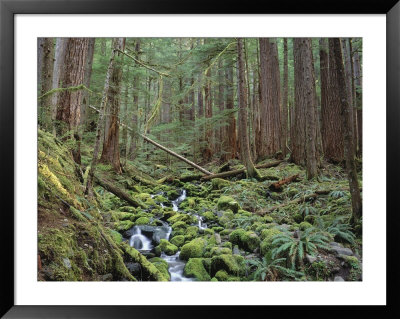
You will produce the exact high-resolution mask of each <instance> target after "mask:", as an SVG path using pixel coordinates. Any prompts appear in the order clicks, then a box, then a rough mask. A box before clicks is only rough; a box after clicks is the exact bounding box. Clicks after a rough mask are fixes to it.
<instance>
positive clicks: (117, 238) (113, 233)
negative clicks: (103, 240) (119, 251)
mask: <svg viewBox="0 0 400 319" xmlns="http://www.w3.org/2000/svg"><path fill="white" fill-rule="evenodd" d="M109 232H110V235H111V238H112V239H113V240H114V242H115V243H117V244H120V243H122V235H121V234H120V233H119V232H117V231H115V230H112V229H110V230H109Z"/></svg>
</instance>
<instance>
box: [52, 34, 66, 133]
mask: <svg viewBox="0 0 400 319" xmlns="http://www.w3.org/2000/svg"><path fill="white" fill-rule="evenodd" d="M67 43H68V38H57V40H56V50H55V56H54V66H53V81H52V87H51V88H52V89H57V88H59V87H60V85H61V83H60V80H61V75H62V70H63V67H64V60H65V51H66V46H67ZM58 101H59V93H58V92H56V93H54V94H52V95H51V119H52V122H53V135H54V136H56V134H57V122H56V120H57V110H58Z"/></svg>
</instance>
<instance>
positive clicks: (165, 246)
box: [155, 239, 178, 256]
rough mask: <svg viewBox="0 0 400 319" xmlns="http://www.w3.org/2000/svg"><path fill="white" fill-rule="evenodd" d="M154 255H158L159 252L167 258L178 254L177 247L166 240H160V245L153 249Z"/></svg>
mask: <svg viewBox="0 0 400 319" xmlns="http://www.w3.org/2000/svg"><path fill="white" fill-rule="evenodd" d="M155 251H156V254H157V255H160V254H161V252H164V253H166V254H167V255H168V256H172V255H175V254H176V253H177V252H178V247H177V246H175V245H174V244H171V243H170V242H169V241H168V240H166V239H161V240H160V244H159V245H158V246H157V247H156V249H155Z"/></svg>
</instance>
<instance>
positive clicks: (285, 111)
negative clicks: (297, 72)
mask: <svg viewBox="0 0 400 319" xmlns="http://www.w3.org/2000/svg"><path fill="white" fill-rule="evenodd" d="M288 94H289V71H288V47H287V38H284V39H283V97H282V121H281V124H282V154H283V156H284V157H285V156H286V151H287V149H286V145H287V140H288V138H287V135H288Z"/></svg>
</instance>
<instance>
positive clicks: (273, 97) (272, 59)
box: [257, 38, 282, 160]
mask: <svg viewBox="0 0 400 319" xmlns="http://www.w3.org/2000/svg"><path fill="white" fill-rule="evenodd" d="M259 41H260V67H261V70H260V72H261V78H260V83H261V103H260V104H261V107H260V109H261V116H260V125H261V144H260V149H259V150H257V154H258V157H259V160H262V159H264V158H266V157H268V156H271V155H274V154H276V153H277V152H278V151H279V150H281V144H282V143H281V121H280V113H281V107H280V103H281V95H280V74H279V61H278V48H277V45H276V41H275V39H273V40H271V39H268V38H260V40H259Z"/></svg>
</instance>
